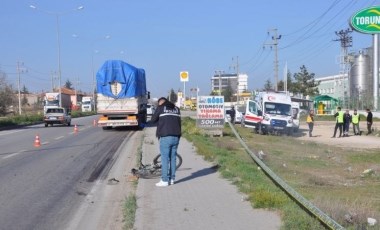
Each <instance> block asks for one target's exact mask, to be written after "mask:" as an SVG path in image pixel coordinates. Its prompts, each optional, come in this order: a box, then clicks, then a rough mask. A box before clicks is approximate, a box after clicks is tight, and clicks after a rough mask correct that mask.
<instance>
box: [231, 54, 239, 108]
mask: <svg viewBox="0 0 380 230" xmlns="http://www.w3.org/2000/svg"><path fill="white" fill-rule="evenodd" d="M232 61H234V58H232ZM233 68H234V69H235V70H236V103H237V104H239V56H236V63H234V65H233Z"/></svg>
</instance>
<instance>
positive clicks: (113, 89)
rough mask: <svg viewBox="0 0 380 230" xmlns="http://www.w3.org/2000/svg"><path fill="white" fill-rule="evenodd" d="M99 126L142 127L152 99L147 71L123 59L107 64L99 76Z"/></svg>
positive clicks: (103, 66)
mask: <svg viewBox="0 0 380 230" xmlns="http://www.w3.org/2000/svg"><path fill="white" fill-rule="evenodd" d="M96 87H97V103H96V111H97V114H98V115H100V117H99V120H98V126H100V127H102V128H103V129H110V128H112V127H118V126H135V127H143V124H144V123H146V120H147V104H148V99H149V98H150V95H149V92H148V91H147V90H146V80H145V70H144V69H141V68H137V67H135V66H133V65H130V64H128V63H126V62H123V61H121V60H108V61H106V62H105V63H104V64H103V65H102V66H101V68H100V69H99V71H98V72H97V74H96Z"/></svg>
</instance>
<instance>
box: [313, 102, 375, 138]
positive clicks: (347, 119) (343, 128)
mask: <svg viewBox="0 0 380 230" xmlns="http://www.w3.org/2000/svg"><path fill="white" fill-rule="evenodd" d="M337 110H338V111H337V112H336V113H335V114H334V117H335V118H336V124H335V128H334V135H333V136H332V137H331V138H335V137H336V134H337V131H338V129H339V136H338V137H348V131H349V129H350V124H351V123H352V127H353V131H354V135H362V131H360V127H359V122H360V115H359V114H358V111H357V110H356V109H355V110H354V113H353V114H352V115H351V114H350V111H349V110H348V109H347V110H346V112H343V111H342V108H341V107H338V108H337ZM306 123H307V124H308V126H309V137H312V136H313V135H312V132H313V128H314V110H310V112H309V114H308V116H307V118H306ZM372 123H373V120H372V112H371V110H370V109H367V130H368V132H367V135H369V134H371V133H372ZM342 134H343V135H342Z"/></svg>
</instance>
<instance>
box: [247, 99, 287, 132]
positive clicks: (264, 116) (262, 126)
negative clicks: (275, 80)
mask: <svg viewBox="0 0 380 230" xmlns="http://www.w3.org/2000/svg"><path fill="white" fill-rule="evenodd" d="M292 113H293V111H292V101H291V98H290V96H289V95H288V94H287V93H282V92H259V93H258V94H257V95H256V96H255V100H248V101H247V102H246V109H245V114H244V118H243V122H242V125H243V126H245V127H252V128H254V129H255V131H256V132H257V133H261V134H268V133H286V134H288V135H292V134H293V129H294V128H293V117H292Z"/></svg>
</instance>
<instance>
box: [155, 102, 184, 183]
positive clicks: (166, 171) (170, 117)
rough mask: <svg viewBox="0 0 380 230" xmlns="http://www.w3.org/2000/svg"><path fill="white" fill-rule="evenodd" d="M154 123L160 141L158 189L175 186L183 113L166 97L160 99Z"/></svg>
mask: <svg viewBox="0 0 380 230" xmlns="http://www.w3.org/2000/svg"><path fill="white" fill-rule="evenodd" d="M151 122H152V123H157V130H156V136H157V138H158V139H159V141H160V152H161V164H162V166H161V171H162V173H161V174H162V175H161V180H160V181H159V182H158V183H156V186H158V187H165V186H168V185H173V184H174V181H175V170H176V156H177V148H178V144H179V140H180V138H181V112H180V110H179V108H178V107H177V106H175V105H174V104H173V103H171V102H170V101H168V100H167V99H166V98H165V97H161V98H160V99H158V107H157V109H156V111H155V112H154V114H153V116H152V118H151Z"/></svg>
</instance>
